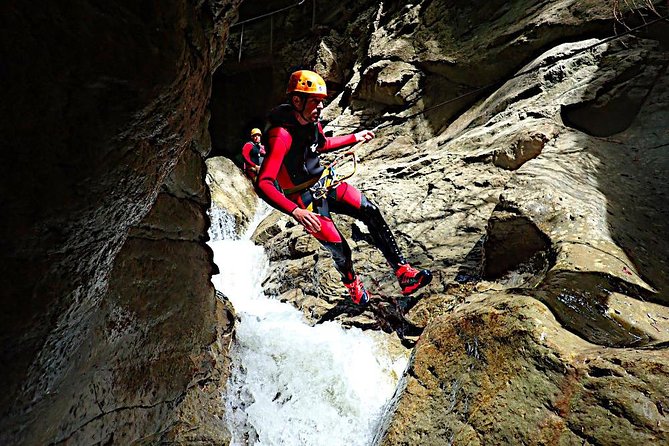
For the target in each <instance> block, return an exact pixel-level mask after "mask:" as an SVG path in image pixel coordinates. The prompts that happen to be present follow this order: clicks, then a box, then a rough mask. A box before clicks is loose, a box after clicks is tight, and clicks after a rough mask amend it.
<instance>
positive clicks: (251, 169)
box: [242, 129, 265, 182]
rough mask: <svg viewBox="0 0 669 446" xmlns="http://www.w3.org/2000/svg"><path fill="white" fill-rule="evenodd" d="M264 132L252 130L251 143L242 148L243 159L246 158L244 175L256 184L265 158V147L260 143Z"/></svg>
mask: <svg viewBox="0 0 669 446" xmlns="http://www.w3.org/2000/svg"><path fill="white" fill-rule="evenodd" d="M261 136H262V132H261V131H260V129H252V130H251V141H249V142H247V143H246V144H244V147H242V157H244V173H246V176H247V177H249V178H250V179H251V181H253V182H255V180H256V178H257V176H258V172H259V171H260V165H261V164H262V162H263V158H264V156H265V146H263V145H262V144H261V143H260V137H261Z"/></svg>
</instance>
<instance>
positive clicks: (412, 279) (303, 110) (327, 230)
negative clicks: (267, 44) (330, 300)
mask: <svg viewBox="0 0 669 446" xmlns="http://www.w3.org/2000/svg"><path fill="white" fill-rule="evenodd" d="M286 94H287V95H288V103H287V104H282V105H279V106H278V107H276V108H275V109H273V110H272V111H271V112H270V114H269V116H268V118H269V121H270V129H269V131H268V133H267V135H268V139H267V142H268V144H267V147H268V150H267V155H266V157H265V160H264V162H263V164H262V167H261V168H260V173H259V175H258V184H257V188H258V190H259V192H260V194H261V196H262V198H263V199H264V200H265V201H267V202H268V203H269V204H270V205H272V206H274V207H275V208H277V209H279V210H281V211H283V212H285V213H286V214H288V215H291V216H292V217H293V218H295V220H297V222H298V223H300V224H301V225H302V226H304V228H305V229H306V230H307V232H309V233H310V234H312V235H313V236H314V237H316V238H317V239H318V241H320V242H321V244H322V245H323V246H324V247H325V248H326V249H327V250H329V251H330V252H331V253H332V256H333V258H334V262H335V265H336V268H337V270H338V271H339V273H340V274H341V276H342V281H343V282H344V285H345V286H346V288H347V289H348V292H349V295H350V296H351V300H352V301H353V302H354V303H356V304H365V303H367V302H368V301H369V294H368V293H367V291H366V290H365V287H364V286H363V284H362V281H361V280H360V277H359V276H358V275H357V274H356V273H355V270H354V268H353V262H352V259H351V249H350V247H349V245H348V243H347V242H346V239H344V237H343V236H342V234H341V232H339V230H338V229H337V227H336V226H335V224H334V222H333V221H332V218H331V214H330V213H331V212H333V213H341V214H345V215H349V216H351V217H353V218H355V219H358V220H360V221H362V222H363V223H364V224H365V225H366V226H367V227H368V228H369V231H370V234H371V236H372V240H373V243H374V245H375V246H376V247H377V248H378V249H380V250H381V252H382V253H383V254H384V256H385V257H386V260H387V261H388V263H389V264H390V265H391V267H392V268H393V270H394V271H395V274H396V276H397V278H398V280H399V284H400V287H401V289H402V293H403V294H405V295H408V294H411V293H413V292H414V291H416V290H417V289H419V288H420V287H423V286H425V285H427V284H428V283H429V282H430V280H432V273H431V272H430V271H429V270H426V269H423V270H418V269H416V268H413V267H411V265H409V264H408V263H407V261H406V260H405V259H404V257H403V256H402V253H401V252H400V249H399V247H398V246H397V242H396V241H395V237H394V236H393V234H392V232H391V231H390V228H389V227H388V224H387V223H386V221H385V219H384V218H383V216H382V215H381V212H380V211H379V208H378V207H377V206H376V205H375V204H374V203H372V202H371V201H370V200H369V199H368V198H367V197H365V196H364V195H363V194H362V193H361V192H360V191H359V190H358V189H356V188H355V187H353V186H351V185H350V184H347V183H346V182H344V183H341V184H340V185H339V186H338V187H336V188H334V189H330V191H329V192H328V194H327V195H326V196H325V197H324V198H322V199H315V198H314V196H313V194H312V192H311V191H310V190H309V188H310V187H311V186H312V185H313V184H315V183H316V182H317V181H318V179H319V178H320V176H321V173H322V172H323V170H324V168H323V166H321V164H320V158H319V154H320V153H323V152H328V151H331V150H336V149H339V148H342V147H346V146H350V145H352V144H355V143H357V142H363V141H364V142H367V141H369V140H371V139H372V138H374V133H372V132H371V131H369V130H362V131H360V132H357V133H355V134H350V135H344V136H336V137H326V136H325V135H324V134H323V129H322V127H321V124H320V122H319V118H320V115H321V111H322V110H323V101H324V100H325V98H326V97H327V88H326V85H325V81H324V80H323V78H321V76H319V75H318V74H317V73H314V72H313V71H308V70H300V71H296V72H294V73H293V74H292V75H291V76H290V80H289V82H288V88H287V90H286ZM277 186H278V187H277ZM308 208H311V209H313V212H312V211H311V210H309V209H308Z"/></svg>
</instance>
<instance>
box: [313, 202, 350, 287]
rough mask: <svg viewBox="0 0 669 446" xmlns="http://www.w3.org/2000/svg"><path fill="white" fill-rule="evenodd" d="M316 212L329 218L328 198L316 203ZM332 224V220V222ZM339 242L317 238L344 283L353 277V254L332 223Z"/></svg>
mask: <svg viewBox="0 0 669 446" xmlns="http://www.w3.org/2000/svg"><path fill="white" fill-rule="evenodd" d="M315 208H316V213H318V214H319V215H322V216H323V217H328V218H330V208H329V202H328V200H322V201H320V203H318V204H316V206H315ZM333 224H334V222H333ZM334 226H335V229H336V230H337V233H338V234H339V238H340V240H341V242H329V241H324V240H319V242H320V243H321V245H323V247H324V248H325V249H327V250H328V251H329V252H330V254H332V259H333V260H334V263H335V268H336V269H337V271H339V274H341V277H342V280H343V281H344V283H351V282H353V280H354V279H355V271H354V270H353V255H352V252H351V247H350V246H349V245H348V243H347V242H346V239H345V238H344V235H343V234H342V233H341V231H340V230H339V228H337V225H334Z"/></svg>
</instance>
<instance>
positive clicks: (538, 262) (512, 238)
mask: <svg viewBox="0 0 669 446" xmlns="http://www.w3.org/2000/svg"><path fill="white" fill-rule="evenodd" d="M486 232H487V235H486V237H485V242H484V244H483V278H484V279H486V280H496V279H500V278H502V277H503V276H505V275H506V274H508V273H509V272H511V271H514V270H518V272H519V273H521V274H531V275H536V274H537V273H540V272H541V271H542V270H545V269H546V266H547V262H550V257H551V256H550V255H549V253H550V251H551V242H550V240H549V239H548V237H546V235H545V234H544V233H543V232H541V231H540V230H539V228H537V226H536V225H535V224H534V223H533V222H532V221H531V220H530V219H528V218H527V217H523V216H519V215H517V214H515V213H512V212H508V211H498V212H496V213H495V214H493V216H492V217H491V219H490V220H489V221H488V226H487V228H486Z"/></svg>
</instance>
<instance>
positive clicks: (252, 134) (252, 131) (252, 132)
mask: <svg viewBox="0 0 669 446" xmlns="http://www.w3.org/2000/svg"><path fill="white" fill-rule="evenodd" d="M255 135H260V136H262V132H261V131H260V129H258V128H255V129H251V136H255Z"/></svg>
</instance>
